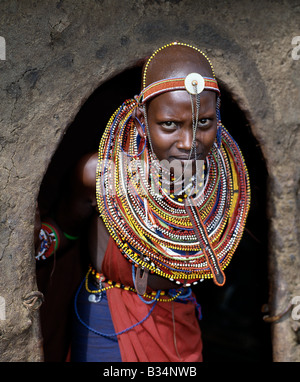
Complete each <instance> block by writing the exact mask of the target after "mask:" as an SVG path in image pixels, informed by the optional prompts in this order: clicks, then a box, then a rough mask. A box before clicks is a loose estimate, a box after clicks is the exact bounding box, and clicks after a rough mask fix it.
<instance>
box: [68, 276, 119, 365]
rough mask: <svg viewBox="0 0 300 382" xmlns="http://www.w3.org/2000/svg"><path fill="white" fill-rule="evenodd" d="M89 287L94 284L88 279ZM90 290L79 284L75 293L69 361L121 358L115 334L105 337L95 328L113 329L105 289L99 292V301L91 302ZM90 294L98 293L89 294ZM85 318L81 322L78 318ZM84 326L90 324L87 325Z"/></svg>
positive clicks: (103, 331)
mask: <svg viewBox="0 0 300 382" xmlns="http://www.w3.org/2000/svg"><path fill="white" fill-rule="evenodd" d="M89 289H90V290H93V289H95V287H94V286H93V285H92V283H91V282H89ZM90 295H91V293H89V292H88V291H87V290H86V288H85V286H84V285H82V284H81V286H80V287H79V290H78V292H77V295H76V301H75V303H76V306H75V308H76V309H77V312H76V309H75V312H74V319H73V328H72V329H73V333H72V348H71V362H121V361H122V360H121V354H120V349H119V345H118V341H117V337H115V336H114V337H111V338H106V337H103V336H101V335H99V334H96V332H101V333H107V334H111V333H115V330H114V326H113V322H112V319H111V315H110V311H109V306H108V301H107V296H106V292H105V291H104V292H102V293H101V295H102V298H101V301H99V302H90V301H89V296H90ZM92 298H94V299H96V300H97V298H98V295H95V294H92ZM76 313H77V314H78V315H79V317H80V319H81V320H82V321H83V322H84V324H85V325H83V324H82V323H81V322H80V321H79V319H78V316H77V314H76ZM86 326H88V327H90V328H92V329H93V330H90V329H88V328H87V327H86Z"/></svg>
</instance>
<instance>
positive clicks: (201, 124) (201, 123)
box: [198, 118, 210, 127]
mask: <svg viewBox="0 0 300 382" xmlns="http://www.w3.org/2000/svg"><path fill="white" fill-rule="evenodd" d="M209 123H210V119H209V118H201V119H200V120H199V121H198V126H199V127H206V126H208V125H209Z"/></svg>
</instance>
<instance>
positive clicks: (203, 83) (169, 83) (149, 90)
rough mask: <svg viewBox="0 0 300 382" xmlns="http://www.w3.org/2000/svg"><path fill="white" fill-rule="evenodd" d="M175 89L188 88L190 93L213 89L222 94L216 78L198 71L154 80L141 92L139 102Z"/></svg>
mask: <svg viewBox="0 0 300 382" xmlns="http://www.w3.org/2000/svg"><path fill="white" fill-rule="evenodd" d="M195 88H196V89H195ZM194 89H195V90H194ZM174 90H187V91H188V92H189V93H190V94H199V93H201V92H202V91H203V90H213V91H216V92H217V93H218V94H219V95H220V90H219V87H218V83H217V81H216V80H215V79H214V78H210V77H202V76H201V75H200V74H198V73H190V74H188V75H187V76H186V77H180V78H167V79H164V80H160V81H156V82H153V83H152V84H150V85H149V86H147V87H146V88H145V89H144V90H143V91H142V92H141V94H140V96H139V102H140V103H145V102H147V101H149V99H150V98H153V97H155V96H157V95H159V94H161V93H165V92H168V91H174Z"/></svg>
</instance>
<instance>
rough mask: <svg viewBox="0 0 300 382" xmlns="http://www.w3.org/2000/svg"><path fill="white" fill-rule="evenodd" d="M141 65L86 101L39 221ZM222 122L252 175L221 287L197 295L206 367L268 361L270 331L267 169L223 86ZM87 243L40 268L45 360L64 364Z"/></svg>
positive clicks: (47, 181) (51, 173) (203, 288)
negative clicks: (265, 308) (266, 315)
mask: <svg viewBox="0 0 300 382" xmlns="http://www.w3.org/2000/svg"><path fill="white" fill-rule="evenodd" d="M140 78H141V67H140V66H137V67H134V68H131V69H129V70H127V71H125V72H123V73H121V74H119V75H117V76H115V77H114V78H112V79H111V80H109V81H107V82H106V83H105V84H103V85H101V86H100V87H99V88H98V89H97V90H96V91H95V92H94V93H93V94H92V95H91V96H90V98H89V99H88V100H87V101H86V102H85V103H84V105H83V106H82V108H81V110H80V111H79V113H78V115H77V117H76V119H75V120H74V122H73V123H72V124H71V125H70V126H69V128H68V130H67V132H66V134H65V136H64V138H63V140H62V141H61V143H60V145H59V147H58V149H57V151H56V152H55V154H54V156H53V158H52V161H51V163H50V165H49V168H48V170H47V173H46V174H45V177H44V179H43V182H42V184H41V189H40V194H39V200H38V202H39V208H40V212H41V215H46V214H49V213H50V214H53V213H54V210H55V204H56V202H57V199H58V196H59V194H60V192H62V189H63V188H64V186H65V181H66V179H67V177H68V173H69V172H70V170H71V168H72V167H73V166H74V165H75V164H76V162H77V161H78V159H79V158H81V156H83V155H84V154H86V153H88V152H91V151H97V149H98V144H99V140H100V137H101V134H102V132H103V130H104V128H105V125H106V123H107V121H108V119H109V117H110V116H111V114H112V113H113V112H114V111H115V110H116V108H117V107H118V106H119V105H120V104H121V103H122V102H123V101H124V100H125V99H127V98H132V97H133V96H134V95H136V94H138V93H139V90H140ZM220 87H221V92H222V106H221V116H222V122H223V123H224V125H225V127H226V128H227V129H228V130H229V132H230V133H231V135H232V136H233V137H234V138H235V140H236V141H237V142H238V144H239V146H240V147H241V149H242V152H243V154H244V156H245V160H246V163H247V166H248V169H249V173H250V182H251V191H252V203H251V209H250V214H249V218H248V221H247V225H246V230H245V233H244V236H243V239H242V241H241V243H240V245H239V247H238V249H237V251H236V254H235V255H234V256H233V259H232V261H231V264H230V265H229V266H228V268H227V270H226V275H227V282H226V284H225V286H224V287H222V288H218V287H216V286H215V285H214V284H213V283H212V282H210V281H206V282H203V283H201V284H200V286H198V288H197V289H195V293H196V294H197V298H198V301H199V303H200V304H201V306H202V313H203V318H202V322H201V328H202V335H203V342H204V354H203V355H204V361H212V360H216V359H219V360H222V361H229V362H230V361H270V360H271V354H272V350H271V340H270V332H269V327H268V326H267V324H266V323H264V322H263V320H262V314H261V307H262V305H263V304H264V303H265V302H267V301H268V273H267V261H268V239H267V238H268V221H267V218H266V181H267V171H266V166H265V163H264V159H263V156H262V153H261V150H260V148H259V145H258V143H257V141H256V140H255V138H254V137H253V135H252V133H251V128H250V125H249V123H248V121H247V119H246V117H245V115H244V113H243V112H242V111H241V110H240V108H239V107H238V105H237V104H236V103H235V102H234V100H233V99H232V97H231V95H230V93H229V92H228V91H227V90H226V88H225V87H224V86H222V84H221V85H220ZM84 248H85V243H84V238H83V239H82V240H81V242H78V243H77V244H76V245H75V247H74V248H72V249H71V250H69V251H68V252H67V253H64V254H61V255H59V256H57V257H56V258H52V259H49V260H48V261H46V262H45V263H44V264H41V265H38V268H37V281H38V286H39V289H40V291H41V292H42V293H43V294H44V296H45V302H44V304H43V305H42V307H41V328H42V335H43V339H44V358H45V361H57V362H63V361H65V360H66V358H67V355H68V350H69V344H70V336H71V312H72V308H73V296H74V293H75V291H76V289H77V286H78V284H79V282H80V281H81V278H82V277H83V275H84V273H85V270H86V266H87V264H88V259H87V258H86V257H85V256H84Z"/></svg>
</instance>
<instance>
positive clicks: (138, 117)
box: [132, 107, 147, 139]
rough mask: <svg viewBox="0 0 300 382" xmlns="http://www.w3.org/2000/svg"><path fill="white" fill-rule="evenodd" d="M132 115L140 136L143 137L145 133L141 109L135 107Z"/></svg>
mask: <svg viewBox="0 0 300 382" xmlns="http://www.w3.org/2000/svg"><path fill="white" fill-rule="evenodd" d="M132 117H133V119H134V123H135V126H136V129H137V131H138V133H139V135H140V137H141V138H144V139H145V138H146V137H147V135H146V132H145V118H144V111H143V109H141V108H140V107H137V108H136V109H135V110H134V112H133V113H132Z"/></svg>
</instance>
